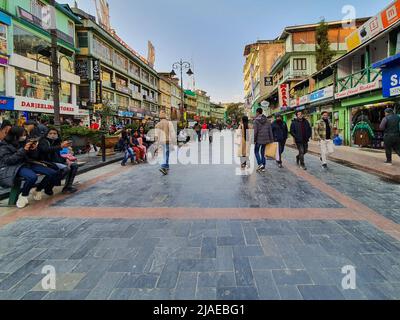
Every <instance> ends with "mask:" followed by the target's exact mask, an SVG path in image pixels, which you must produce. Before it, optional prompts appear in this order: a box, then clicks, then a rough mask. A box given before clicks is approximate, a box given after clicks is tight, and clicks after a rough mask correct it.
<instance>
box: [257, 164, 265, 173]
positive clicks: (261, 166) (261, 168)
mask: <svg viewBox="0 0 400 320" xmlns="http://www.w3.org/2000/svg"><path fill="white" fill-rule="evenodd" d="M265 171H266V170H265V167H264V166H263V165H259V166H258V168H257V172H265Z"/></svg>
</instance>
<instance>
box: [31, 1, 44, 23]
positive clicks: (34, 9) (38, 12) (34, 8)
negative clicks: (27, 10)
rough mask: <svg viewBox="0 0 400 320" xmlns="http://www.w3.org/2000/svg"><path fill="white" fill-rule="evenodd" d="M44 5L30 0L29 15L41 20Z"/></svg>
mask: <svg viewBox="0 0 400 320" xmlns="http://www.w3.org/2000/svg"><path fill="white" fill-rule="evenodd" d="M45 6H46V5H45V4H44V3H43V2H41V1H38V0H32V1H31V13H32V14H33V15H34V16H35V17H37V18H39V19H40V20H42V16H43V9H44V8H45Z"/></svg>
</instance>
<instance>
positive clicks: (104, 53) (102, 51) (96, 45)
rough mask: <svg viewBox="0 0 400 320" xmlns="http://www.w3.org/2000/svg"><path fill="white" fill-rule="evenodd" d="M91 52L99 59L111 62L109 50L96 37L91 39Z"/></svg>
mask: <svg viewBox="0 0 400 320" xmlns="http://www.w3.org/2000/svg"><path fill="white" fill-rule="evenodd" d="M93 51H94V53H95V54H96V55H98V56H99V57H101V58H104V59H107V60H109V61H111V60H112V50H111V48H110V47H109V46H107V45H106V44H105V43H104V42H103V41H101V40H99V39H98V38H96V37H94V38H93Z"/></svg>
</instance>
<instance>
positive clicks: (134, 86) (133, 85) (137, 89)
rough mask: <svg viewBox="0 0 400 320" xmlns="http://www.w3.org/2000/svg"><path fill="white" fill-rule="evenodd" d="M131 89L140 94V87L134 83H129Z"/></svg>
mask: <svg viewBox="0 0 400 320" xmlns="http://www.w3.org/2000/svg"><path fill="white" fill-rule="evenodd" d="M131 89H132V91H133V92H136V93H140V85H138V84H136V83H135V82H131Z"/></svg>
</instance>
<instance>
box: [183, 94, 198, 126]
mask: <svg viewBox="0 0 400 320" xmlns="http://www.w3.org/2000/svg"><path fill="white" fill-rule="evenodd" d="M185 109H186V110H185V111H186V120H188V121H190V120H195V118H197V95H196V92H193V91H191V90H185Z"/></svg>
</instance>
